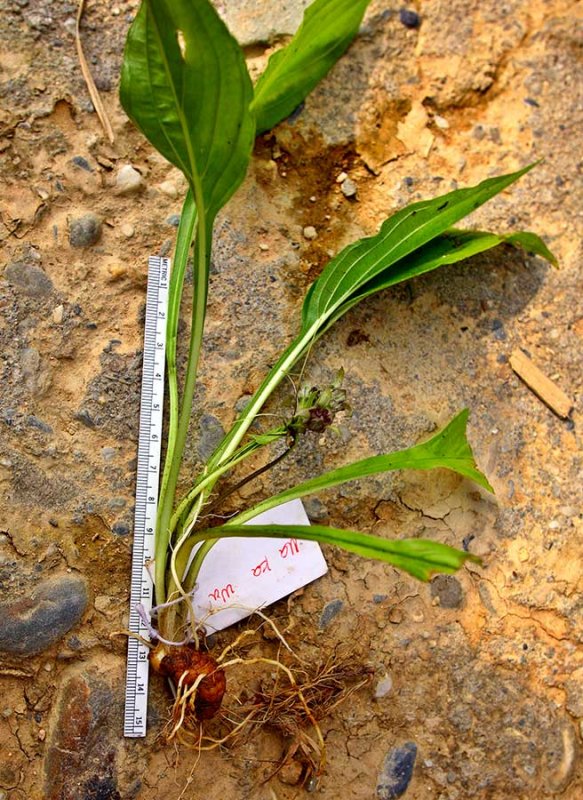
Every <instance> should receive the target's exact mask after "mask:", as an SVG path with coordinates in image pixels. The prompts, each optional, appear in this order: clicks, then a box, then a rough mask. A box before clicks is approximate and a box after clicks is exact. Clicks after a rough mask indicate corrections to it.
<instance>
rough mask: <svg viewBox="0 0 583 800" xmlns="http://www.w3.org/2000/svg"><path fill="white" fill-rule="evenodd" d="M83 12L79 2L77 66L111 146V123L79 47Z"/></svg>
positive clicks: (82, 3)
mask: <svg viewBox="0 0 583 800" xmlns="http://www.w3.org/2000/svg"><path fill="white" fill-rule="evenodd" d="M84 10H85V0H79V6H78V8H77V20H76V22H75V44H76V46H77V56H78V58H79V64H80V65H81V72H82V73H83V78H84V79H85V83H86V84H87V89H88V91H89V96H90V97H91V102H92V103H93V106H94V108H95V111H96V113H97V116H98V117H99V121H100V122H101V125H102V126H103V130H104V131H105V133H106V134H107V138H108V139H109V141H110V142H111V144H113V142H114V140H115V136H114V134H113V128H112V127H111V122H110V121H109V117H108V116H107V112H106V111H105V106H104V105H103V102H102V100H101V97H100V95H99V92H98V91H97V86H96V85H95V81H94V80H93V76H92V75H91V71H90V70H89V65H88V64H87V59H86V58H85V53H84V52H83V47H82V45H81V19H82V17H83V11H84Z"/></svg>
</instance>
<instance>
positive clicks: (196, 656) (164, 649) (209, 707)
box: [150, 644, 227, 722]
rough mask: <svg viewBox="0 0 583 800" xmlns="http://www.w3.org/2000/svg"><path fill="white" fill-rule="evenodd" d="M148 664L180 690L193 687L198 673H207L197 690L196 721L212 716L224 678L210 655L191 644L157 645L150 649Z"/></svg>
mask: <svg viewBox="0 0 583 800" xmlns="http://www.w3.org/2000/svg"><path fill="white" fill-rule="evenodd" d="M150 664H151V665H152V668H153V669H155V670H156V671H157V672H159V673H160V674H161V675H165V676H166V677H168V678H170V679H171V680H172V681H173V683H174V684H175V685H176V686H180V687H181V688H182V689H183V690H185V689H188V687H190V686H193V685H194V684H195V683H196V681H197V680H198V679H199V678H200V676H201V675H205V676H207V677H204V678H203V679H202V680H201V681H200V683H199V685H198V688H197V690H196V696H195V700H194V714H195V717H196V719H197V720H198V721H199V722H202V720H206V719H212V718H213V717H214V716H215V714H216V713H217V712H218V710H219V708H220V707H221V703H222V702H223V696H224V694H225V690H226V688H227V680H226V678H225V672H224V670H222V669H220V668H219V665H218V664H217V662H216V661H215V659H214V658H212V656H209V655H208V653H201V652H200V651H199V650H197V649H196V647H195V646H194V645H182V646H179V647H176V646H172V647H169V646H167V645H164V644H158V645H157V646H156V647H155V648H154V649H153V650H152V651H151V652H150Z"/></svg>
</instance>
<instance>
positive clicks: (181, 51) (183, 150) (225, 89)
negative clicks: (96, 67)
mask: <svg viewBox="0 0 583 800" xmlns="http://www.w3.org/2000/svg"><path fill="white" fill-rule="evenodd" d="M120 93H121V101H122V104H123V107H124V108H125V110H126V112H127V114H128V116H129V117H130V118H131V119H132V120H133V122H134V123H135V124H136V125H137V126H138V128H140V130H141V131H142V133H143V134H144V135H145V136H146V137H147V138H148V139H149V140H150V142H151V143H152V144H153V145H154V147H155V148H156V149H157V150H158V151H159V152H160V153H162V155H163V156H165V158H167V159H168V160H169V161H170V162H171V163H172V164H174V165H175V166H177V167H178V168H179V169H180V170H182V172H183V173H184V174H185V175H186V177H187V178H188V180H189V182H190V184H191V186H192V189H193V191H194V196H195V200H196V205H197V207H198V211H199V214H202V213H203V212H204V213H206V214H207V215H208V217H209V218H210V219H211V220H212V219H213V218H214V216H215V215H216V213H217V212H218V210H219V209H220V208H221V207H222V206H223V205H224V204H225V203H226V202H227V200H228V199H229V198H230V197H231V195H232V194H233V192H234V191H235V190H236V189H237V187H238V186H239V184H240V183H241V181H242V180H243V178H244V176H245V172H246V170H247V165H248V162H249V158H250V155H251V150H252V147H253V141H254V135H255V125H254V120H253V116H252V114H251V113H250V111H249V104H250V103H251V100H252V98H253V88H252V85H251V79H250V78H249V74H248V72H247V67H246V65H245V59H244V57H243V53H242V51H241V48H240V47H239V45H238V44H237V42H236V41H235V39H233V37H232V36H231V35H230V33H229V32H228V30H227V28H226V27H225V25H224V23H223V22H222V20H221V19H220V17H219V16H218V14H217V12H216V11H215V9H214V8H213V6H212V4H211V3H210V2H208V0H143V1H142V4H141V6H140V9H139V11H138V13H137V16H136V19H135V20H134V22H133V24H132V26H131V28H130V30H129V33H128V38H127V42H126V49H125V54H124V62H123V67H122V80H121V90H120Z"/></svg>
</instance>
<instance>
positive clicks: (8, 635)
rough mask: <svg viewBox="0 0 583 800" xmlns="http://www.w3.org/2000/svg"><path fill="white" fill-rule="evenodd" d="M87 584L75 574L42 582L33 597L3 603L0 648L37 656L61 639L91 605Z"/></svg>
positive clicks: (0, 609)
mask: <svg viewBox="0 0 583 800" xmlns="http://www.w3.org/2000/svg"><path fill="white" fill-rule="evenodd" d="M87 601H88V594H87V585H86V583H85V581H84V580H83V578H80V577H77V576H75V575H59V576H55V577H54V578H48V579H47V580H45V581H43V582H42V583H41V584H39V585H38V586H37V587H36V589H35V590H34V591H33V592H32V594H31V595H30V596H29V597H26V598H19V599H16V600H9V601H7V602H3V603H0V619H1V620H2V626H1V627H0V650H3V651H5V652H9V653H17V654H19V655H34V654H35V653H40V652H42V651H43V650H46V649H47V648H48V647H50V646H51V645H53V644H54V643H55V642H58V641H59V639H60V638H61V637H62V636H64V635H65V634H66V633H67V631H70V630H71V628H73V627H74V626H75V625H76V624H77V623H78V622H79V620H80V619H81V617H82V616H83V614H84V613H85V609H86V608H87Z"/></svg>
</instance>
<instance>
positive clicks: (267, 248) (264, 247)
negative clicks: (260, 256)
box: [259, 242, 269, 253]
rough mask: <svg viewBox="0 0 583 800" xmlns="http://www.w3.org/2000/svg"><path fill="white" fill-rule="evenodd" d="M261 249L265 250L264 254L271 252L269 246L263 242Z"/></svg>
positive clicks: (260, 245)
mask: <svg viewBox="0 0 583 800" xmlns="http://www.w3.org/2000/svg"><path fill="white" fill-rule="evenodd" d="M259 249H260V250H263V252H264V253H266V252H267V251H268V250H269V245H268V244H264V243H263V242H260V244H259Z"/></svg>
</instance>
